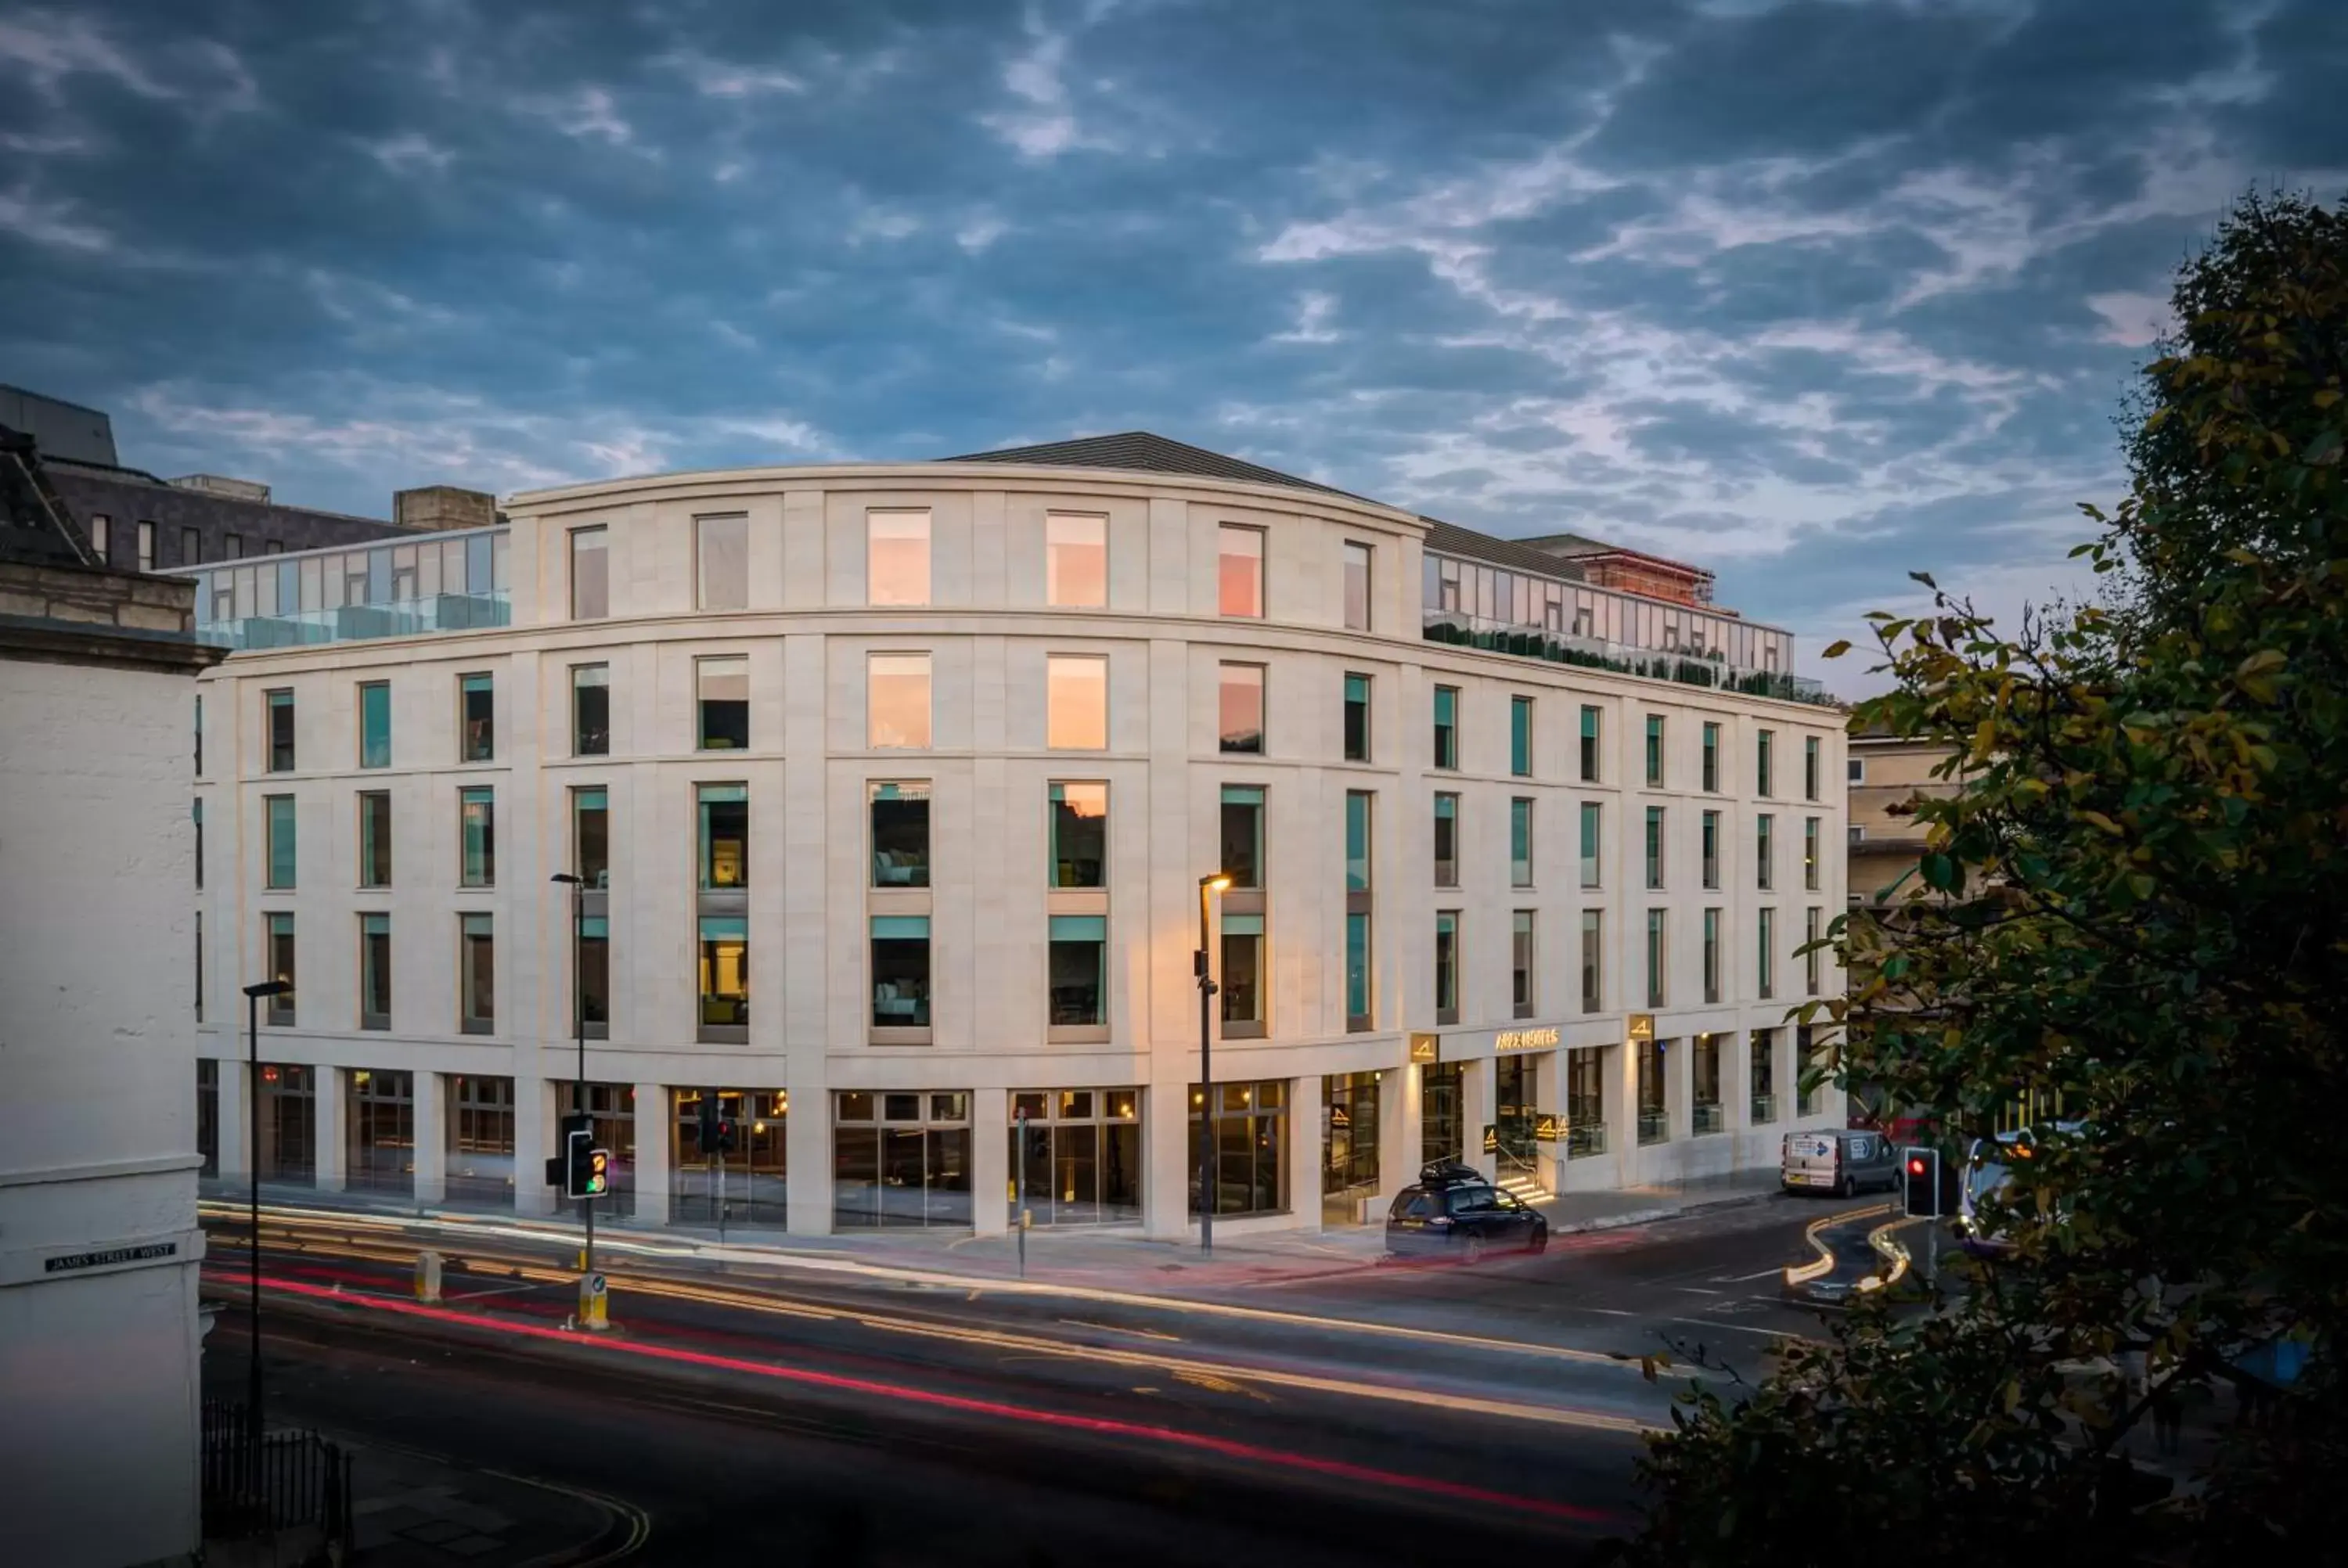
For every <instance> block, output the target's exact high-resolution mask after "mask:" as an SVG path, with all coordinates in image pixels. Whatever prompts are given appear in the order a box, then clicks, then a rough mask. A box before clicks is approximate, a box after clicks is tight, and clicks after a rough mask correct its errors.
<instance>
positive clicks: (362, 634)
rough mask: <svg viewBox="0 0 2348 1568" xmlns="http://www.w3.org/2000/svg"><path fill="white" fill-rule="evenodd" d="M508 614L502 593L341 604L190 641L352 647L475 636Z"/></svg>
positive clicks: (213, 628)
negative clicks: (431, 636)
mask: <svg viewBox="0 0 2348 1568" xmlns="http://www.w3.org/2000/svg"><path fill="white" fill-rule="evenodd" d="M512 619H513V608H512V606H511V604H510V602H509V601H508V597H507V593H506V590H505V589H491V590H489V591H488V592H486V593H466V594H453V593H444V594H440V595H438V596H436V597H434V598H431V599H411V600H403V601H401V602H399V603H396V604H345V605H344V606H342V607H341V608H340V609H337V610H295V611H294V612H293V614H291V615H253V616H247V617H245V618H244V619H243V620H214V621H210V622H207V623H206V624H203V625H201V626H199V627H197V628H196V639H197V641H200V642H208V643H211V644H212V645H213V646H214V647H221V648H230V649H234V650H236V651H240V652H242V651H245V650H248V649H255V648H301V647H305V646H307V645H309V644H311V643H318V642H355V641H365V640H366V639H367V638H370V637H417V636H422V635H424V634H426V633H427V632H434V631H479V630H486V629H488V628H490V627H498V626H505V625H508V624H510V622H511V621H512Z"/></svg>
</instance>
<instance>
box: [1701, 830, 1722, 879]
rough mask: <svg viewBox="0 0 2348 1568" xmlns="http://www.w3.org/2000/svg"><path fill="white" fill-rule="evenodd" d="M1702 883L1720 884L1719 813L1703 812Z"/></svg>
mask: <svg viewBox="0 0 2348 1568" xmlns="http://www.w3.org/2000/svg"><path fill="white" fill-rule="evenodd" d="M1704 886H1706V887H1717V886H1720V813H1718V812H1716V811H1708V812H1705V813H1704Z"/></svg>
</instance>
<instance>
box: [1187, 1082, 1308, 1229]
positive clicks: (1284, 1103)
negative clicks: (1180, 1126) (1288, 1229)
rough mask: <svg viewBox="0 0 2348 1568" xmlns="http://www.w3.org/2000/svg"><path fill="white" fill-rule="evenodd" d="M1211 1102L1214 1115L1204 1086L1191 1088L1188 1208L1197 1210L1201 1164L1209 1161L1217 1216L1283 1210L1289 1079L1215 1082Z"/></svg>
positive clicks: (1286, 1156) (1206, 1163)
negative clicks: (1210, 1112) (1210, 1113)
mask: <svg viewBox="0 0 2348 1568" xmlns="http://www.w3.org/2000/svg"><path fill="white" fill-rule="evenodd" d="M1215 1102H1216V1114H1215V1115H1214V1116H1212V1117H1210V1116H1209V1115H1208V1114H1207V1096H1206V1091H1205V1089H1204V1088H1203V1086H1201V1085H1199V1084H1195V1083H1194V1084H1192V1085H1191V1086H1190V1172H1189V1182H1190V1212H1191V1213H1192V1214H1197V1213H1199V1212H1200V1190H1199V1178H1200V1168H1201V1167H1202V1166H1205V1165H1211V1167H1212V1169H1213V1170H1214V1173H1215V1213H1217V1214H1282V1213H1285V1212H1286V1211H1287V1209H1288V1137H1289V1126H1288V1084H1287V1082H1286V1081H1284V1080H1282V1079H1277V1078H1274V1079H1267V1080H1265V1081H1262V1082H1261V1083H1219V1084H1217V1085H1215ZM1210 1129H1211V1131H1210ZM1210 1138H1211V1140H1212V1142H1211V1143H1210ZM1210 1150H1211V1153H1212V1158H1211V1160H1210V1158H1209V1154H1210Z"/></svg>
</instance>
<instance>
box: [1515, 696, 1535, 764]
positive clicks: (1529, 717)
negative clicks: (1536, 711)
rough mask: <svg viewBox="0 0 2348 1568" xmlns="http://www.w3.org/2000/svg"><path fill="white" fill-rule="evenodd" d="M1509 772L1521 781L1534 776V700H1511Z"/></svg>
mask: <svg viewBox="0 0 2348 1568" xmlns="http://www.w3.org/2000/svg"><path fill="white" fill-rule="evenodd" d="M1509 772H1510V773H1512V774H1516V776H1517V777H1519V778H1520V779H1529V778H1530V777H1532V776H1533V700H1532V699H1531V698H1530V697H1511V698H1509Z"/></svg>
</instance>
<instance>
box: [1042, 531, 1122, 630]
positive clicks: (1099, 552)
mask: <svg viewBox="0 0 2348 1568" xmlns="http://www.w3.org/2000/svg"><path fill="white" fill-rule="evenodd" d="M1044 601H1045V603H1046V604H1049V605H1052V606H1053V607H1055V608H1056V609H1061V610H1098V609H1101V608H1103V607H1104V606H1106V605H1107V603H1108V519H1107V518H1086V517H1070V516H1068V515H1067V514H1066V513H1062V512H1053V513H1051V514H1049V515H1047V516H1046V517H1045V518H1044Z"/></svg>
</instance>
